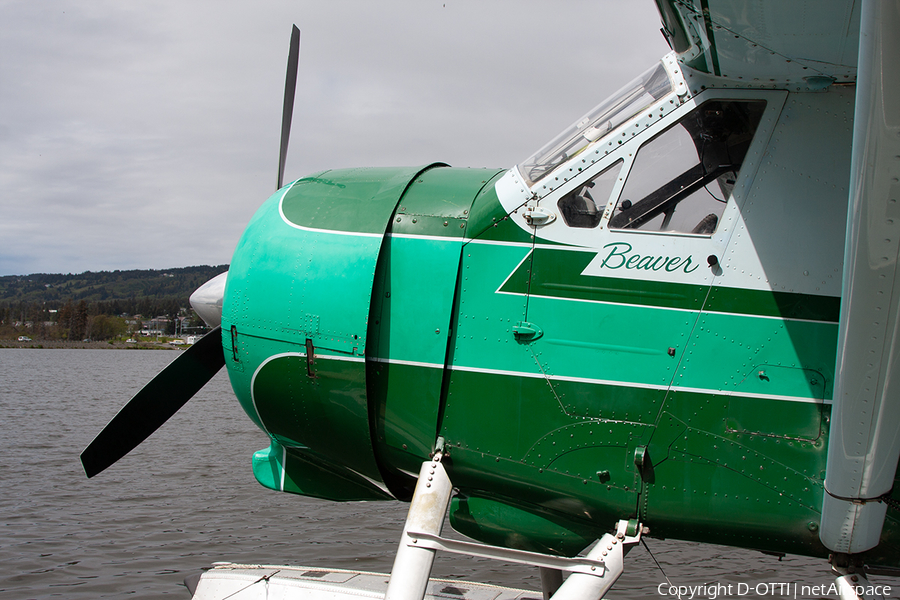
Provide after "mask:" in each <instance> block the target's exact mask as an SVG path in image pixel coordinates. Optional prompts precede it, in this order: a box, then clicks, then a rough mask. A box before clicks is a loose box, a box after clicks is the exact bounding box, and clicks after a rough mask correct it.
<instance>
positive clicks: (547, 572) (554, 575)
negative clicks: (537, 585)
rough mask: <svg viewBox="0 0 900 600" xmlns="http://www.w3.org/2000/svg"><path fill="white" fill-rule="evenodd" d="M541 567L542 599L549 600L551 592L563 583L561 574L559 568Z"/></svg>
mask: <svg viewBox="0 0 900 600" xmlns="http://www.w3.org/2000/svg"><path fill="white" fill-rule="evenodd" d="M540 569H541V591H542V592H543V594H544V600H550V598H551V597H552V596H553V594H555V593H556V591H557V590H558V589H559V586H561V585H562V583H563V574H562V571H560V570H559V569H550V568H548V567H540Z"/></svg>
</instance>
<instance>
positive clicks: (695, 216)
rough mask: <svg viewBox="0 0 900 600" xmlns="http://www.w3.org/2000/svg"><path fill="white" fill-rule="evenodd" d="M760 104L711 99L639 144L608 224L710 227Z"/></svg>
mask: <svg viewBox="0 0 900 600" xmlns="http://www.w3.org/2000/svg"><path fill="white" fill-rule="evenodd" d="M765 107H766V103H765V101H763V100H752V101H746V100H710V101H708V102H705V103H703V104H702V105H700V106H698V107H697V108H695V109H694V110H692V111H691V112H690V113H688V114H687V115H686V116H685V117H684V118H682V119H681V121H679V122H678V123H677V124H676V125H674V126H672V127H670V128H669V129H667V130H666V131H664V132H663V133H661V134H659V135H658V136H656V137H655V138H653V139H652V140H650V141H649V142H647V143H646V144H644V145H643V146H641V148H640V149H639V150H638V153H637V156H635V159H634V164H633V165H632V167H631V171H630V173H629V174H628V180H627V181H626V182H625V187H624V189H623V190H622V194H621V196H620V199H619V202H618V204H617V206H616V208H615V211H614V212H613V215H612V217H611V218H610V220H609V227H610V229H641V230H650V231H678V232H683V233H694V234H700V235H711V234H712V233H713V232H715V230H716V227H717V226H718V223H719V219H720V218H721V216H722V212H723V211H724V210H725V204H726V202H727V201H728V198H729V197H730V196H731V191H732V189H733V187H734V183H735V181H736V180H737V178H738V175H739V173H740V169H741V165H742V164H743V162H744V156H745V155H746V154H747V149H748V148H749V147H750V142H751V141H752V140H753V134H754V133H755V132H756V128H757V126H758V125H759V121H760V118H761V117H762V113H763V111H764V110H765Z"/></svg>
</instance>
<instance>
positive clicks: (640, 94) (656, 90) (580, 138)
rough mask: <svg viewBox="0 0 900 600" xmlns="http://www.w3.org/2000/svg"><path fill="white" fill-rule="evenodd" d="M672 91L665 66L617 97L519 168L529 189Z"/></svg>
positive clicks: (593, 111)
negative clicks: (589, 145)
mask: <svg viewBox="0 0 900 600" xmlns="http://www.w3.org/2000/svg"><path fill="white" fill-rule="evenodd" d="M671 90H672V84H671V82H670V81H669V75H668V74H667V73H666V69H665V67H663V65H662V63H658V64H657V65H655V66H654V67H653V68H651V69H649V70H647V71H646V72H645V73H643V74H642V75H641V76H640V77H638V78H637V79H635V80H634V81H632V82H631V83H629V84H628V85H626V86H625V87H624V88H622V89H621V90H619V92H618V93H616V94H613V96H612V97H610V98H609V99H607V100H606V101H604V102H602V103H601V104H600V105H599V106H597V107H596V108H594V110H592V111H591V112H589V113H588V114H586V115H585V116H584V117H582V118H581V119H579V120H578V122H576V123H575V124H574V125H572V126H571V127H569V128H568V129H566V130H565V131H563V132H562V133H561V134H559V135H558V136H556V137H555V138H554V139H553V140H552V141H551V142H550V143H549V144H547V145H546V146H544V147H543V148H541V149H540V150H538V151H537V152H535V153H534V154H532V155H531V156H530V157H529V158H528V159H527V160H526V161H525V162H523V163H522V164H520V165H519V172H520V173H522V176H523V177H525V180H526V182H527V183H528V185H529V186H531V185H533V184H534V183H536V182H538V181H540V180H541V179H542V178H543V177H544V176H546V175H547V174H549V173H550V172H551V171H553V169H555V168H556V167H558V166H559V165H561V164H562V163H564V162H565V161H567V160H569V159H570V158H572V157H573V156H575V155H576V154H578V153H579V152H581V151H582V150H584V148H585V147H587V146H588V144H591V143H593V142H596V141H597V140H600V139H602V138H603V137H605V136H606V135H607V134H608V133H609V132H610V131H612V130H613V129H615V128H616V127H618V126H619V125H621V124H622V123H624V122H625V121H627V120H629V119H631V117H633V116H635V115H636V114H638V113H639V112H640V111H642V110H644V109H645V108H647V107H648V106H650V105H651V104H653V103H654V102H656V101H657V100H659V99H660V98H662V97H663V96H665V95H667V94H668V93H669V92H670V91H671Z"/></svg>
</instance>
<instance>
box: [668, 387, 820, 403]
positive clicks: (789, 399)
mask: <svg viewBox="0 0 900 600" xmlns="http://www.w3.org/2000/svg"><path fill="white" fill-rule="evenodd" d="M672 391H673V392H692V393H695V394H707V395H719V396H729V397H731V396H739V397H741V398H758V399H760V400H780V401H784V402H806V403H808V404H831V403H832V401H831V400H830V399H826V400H823V399H821V398H810V397H809V396H779V395H777V394H757V393H753V392H736V391H728V390H708V389H704V388H690V387H681V386H672Z"/></svg>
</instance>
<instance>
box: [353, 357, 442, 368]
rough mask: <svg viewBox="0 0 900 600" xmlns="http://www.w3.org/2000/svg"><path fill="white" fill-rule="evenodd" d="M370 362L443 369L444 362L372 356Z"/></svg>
mask: <svg viewBox="0 0 900 600" xmlns="http://www.w3.org/2000/svg"><path fill="white" fill-rule="evenodd" d="M368 360H369V361H370V362H377V363H386V364H389V365H405V366H408V367H425V368H427V369H443V368H444V364H443V363H427V362H417V361H414V360H397V359H396V358H370V359H368Z"/></svg>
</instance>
